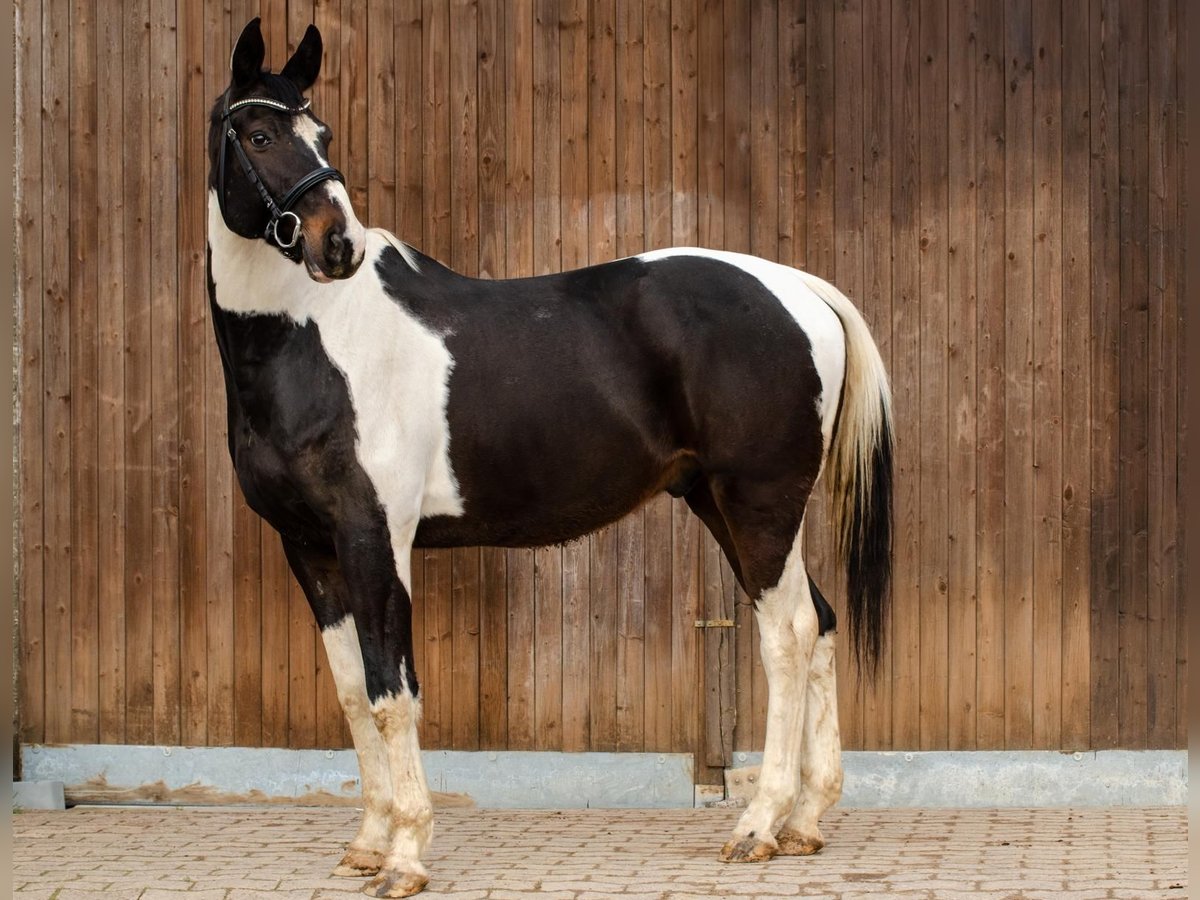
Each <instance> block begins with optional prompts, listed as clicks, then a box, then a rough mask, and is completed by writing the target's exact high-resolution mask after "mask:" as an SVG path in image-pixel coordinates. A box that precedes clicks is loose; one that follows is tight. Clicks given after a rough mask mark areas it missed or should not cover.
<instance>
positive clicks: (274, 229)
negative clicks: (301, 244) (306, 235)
mask: <svg viewBox="0 0 1200 900" xmlns="http://www.w3.org/2000/svg"><path fill="white" fill-rule="evenodd" d="M289 216H290V217H291V219H292V221H293V222H294V223H295V224H294V225H293V226H292V236H291V238H290V239H289V240H288V241H286V242H285V241H284V240H283V238H281V237H280V236H279V223H280V222H282V221H283V220H284V219H285V218H287V217H289ZM301 228H302V226H301V224H300V217H299V216H298V215H296V214H295V213H294V212H292V211H291V210H290V209H289V210H288V211H287V212H285V213H284V214H283V215H281V216H280V217H279V218H278V219H276V220H275V221H274V222H272V223H271V236H272V237H273V238H274V239H275V243H276V244H278V245H279V246H280V247H281V248H282V249H284V250H291V249H292V248H293V247H295V246H296V244H297V242H298V241H299V240H300V231H301Z"/></svg>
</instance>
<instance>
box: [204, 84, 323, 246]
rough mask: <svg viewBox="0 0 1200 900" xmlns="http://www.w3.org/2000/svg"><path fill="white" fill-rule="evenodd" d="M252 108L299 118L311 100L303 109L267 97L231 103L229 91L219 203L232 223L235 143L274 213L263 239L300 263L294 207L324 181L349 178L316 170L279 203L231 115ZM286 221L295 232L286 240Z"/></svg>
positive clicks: (299, 228)
mask: <svg viewBox="0 0 1200 900" xmlns="http://www.w3.org/2000/svg"><path fill="white" fill-rule="evenodd" d="M248 106H265V107H267V108H268V109H273V110H275V111H276V112H283V113H287V114H289V115H293V116H298V115H300V114H301V113H302V112H305V111H306V110H307V109H308V106H309V101H308V100H305V101H304V102H303V103H302V104H300V105H299V106H288V105H287V104H286V103H281V102H280V101H278V100H271V99H269V98H267V97H248V98H246V99H245V100H238V101H237V102H236V103H230V102H229V91H228V90H226V91H225V102H224V110H223V112H222V113H221V122H222V124H223V126H224V127H225V139H224V140H223V141H221V156H220V159H219V161H218V163H217V202H218V203H219V204H220V206H221V216H222V217H223V218H225V221H227V222H228V221H229V217H228V216H227V215H226V213H225V147H226V145H229V144H232V145H233V150H234V153H236V154H237V158H238V162H239V163H240V164H241V166H242V170H243V171H244V172H245V173H246V177H247V178H249V179H250V183H251V184H253V185H254V187H255V188H256V189H257V190H258V195H259V196H260V197H262V200H263V203H265V204H266V206H267V211H268V212H269V213H270V214H271V218H270V219H269V220H268V221H267V227H266V230H265V231H264V232H263V238H264V239H265V240H266V241H267V243H269V244H272V245H274V246H275V247H277V248H278V249H279V252H280V253H282V254H283V255H284V256H286V257H287V258H288V259H292V260H297V259H299V258H300V247H299V243H300V234H301V231H302V226H301V223H300V217H299V216H298V215H296V214H295V213H294V212H292V207H293V206H295V205H296V201H298V200H299V199H300V198H301V197H302V196H304V194H306V193H307V192H308V191H310V190H312V189H313V188H314V187H316V186H317V185H318V184H320V183H321V182H322V181H330V180H333V181H340V182H342V183H343V184H344V183H345V181H346V179H345V178H343V177H342V173H341V172H339V171H338V170H337V169H335V168H333V167H332V166H322V167H320V168H319V169H313V171H311V172H309V173H308V174H307V175H305V176H304V177H303V178H301V179H300V180H299V181H297V182H296V183H295V184H294V185H292V189H291V190H290V191H288V192H287V193H286V194H284V195H283V199H282V200H280V201H278V202H276V201H275V198H274V197H272V196H271V192H270V191H269V190H267V186H266V185H265V184H263V181H262V178H261V177H260V176H259V174H258V171H257V170H256V169H255V168H254V166H253V165H252V164H251V162H250V157H248V156H247V155H246V151H245V150H243V149H242V144H241V141H239V140H238V133H237V129H235V128H234V127H233V121H232V120H231V119H230V116H232V115H233V114H234V113H235V112H237V111H238V110H239V109H245V108H246V107H248ZM284 220H288V221H287V222H286V223H285V225H290V226H291V229H292V233H291V234H290V235H288V236H287V237H286V239H285V237H284V235H282V234H280V232H279V225H280V223H281V222H284Z"/></svg>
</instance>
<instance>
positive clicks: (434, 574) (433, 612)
mask: <svg viewBox="0 0 1200 900" xmlns="http://www.w3.org/2000/svg"><path fill="white" fill-rule="evenodd" d="M424 571H425V576H424V577H425V581H424V585H423V592H422V595H421V600H420V605H421V606H422V607H424V617H425V678H424V681H423V682H422V687H421V692H422V698H423V705H424V718H425V731H424V738H425V741H426V742H427V746H428V747H429V748H430V749H433V748H435V747H437V748H448V747H450V746H451V741H452V739H453V730H452V729H453V724H454V723H453V719H452V716H453V713H452V707H451V701H452V699H453V690H454V684H453V681H452V679H453V663H454V619H453V615H452V611H451V608H450V604H451V602H452V597H453V577H454V572H453V554H452V553H451V552H450V551H444V552H440V553H439V552H435V551H429V550H427V551H425V566H424Z"/></svg>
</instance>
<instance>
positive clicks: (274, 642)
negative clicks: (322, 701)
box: [260, 528, 291, 747]
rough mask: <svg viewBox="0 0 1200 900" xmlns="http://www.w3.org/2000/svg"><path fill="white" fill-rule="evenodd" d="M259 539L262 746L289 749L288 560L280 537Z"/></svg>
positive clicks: (265, 532)
mask: <svg viewBox="0 0 1200 900" xmlns="http://www.w3.org/2000/svg"><path fill="white" fill-rule="evenodd" d="M262 531H263V535H262V573H263V578H262V648H261V650H260V654H261V656H262V745H263V746H264V747H286V746H288V705H289V696H288V695H289V680H290V671H289V657H290V653H289V645H290V636H291V628H290V624H289V621H290V619H289V615H290V614H289V609H288V591H287V583H288V581H289V580H290V575H289V573H288V566H287V559H286V558H285V557H284V555H283V545H282V544H281V543H280V541H279V535H278V534H276V533H275V532H274V531H273V530H271V529H269V528H263V530H262Z"/></svg>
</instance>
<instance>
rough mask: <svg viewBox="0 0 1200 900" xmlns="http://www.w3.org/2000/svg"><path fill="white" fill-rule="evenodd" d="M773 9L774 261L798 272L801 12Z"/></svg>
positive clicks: (792, 3)
mask: <svg viewBox="0 0 1200 900" xmlns="http://www.w3.org/2000/svg"><path fill="white" fill-rule="evenodd" d="M777 7H778V9H777V11H776V20H777V25H778V35H777V40H776V48H777V49H776V55H777V56H778V66H777V67H776V71H777V72H778V75H777V76H776V77H777V79H778V85H779V87H778V109H779V112H778V123H779V127H778V131H779V139H778V144H779V187H778V190H777V193H778V195H779V201H778V202H779V261H780V262H781V263H784V264H786V265H790V266H796V267H797V268H803V266H804V250H805V237H806V235H805V230H806V229H807V219H806V218H805V216H804V188H805V184H804V159H803V152H804V120H805V116H806V111H805V98H804V91H805V81H806V75H805V65H804V63H805V44H806V38H805V9H804V3H803V2H802V0H783V2H781V3H779V4H777ZM703 71H704V70H703V69H701V72H703Z"/></svg>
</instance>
